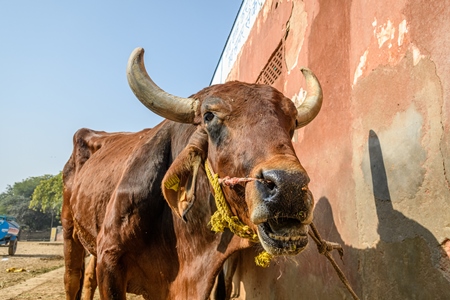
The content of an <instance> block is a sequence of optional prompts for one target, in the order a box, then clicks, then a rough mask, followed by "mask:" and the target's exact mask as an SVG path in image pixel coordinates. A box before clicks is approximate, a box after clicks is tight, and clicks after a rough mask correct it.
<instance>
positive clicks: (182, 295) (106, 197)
mask: <svg viewBox="0 0 450 300" xmlns="http://www.w3.org/2000/svg"><path fill="white" fill-rule="evenodd" d="M194 98H195V99H198V100H199V103H200V105H199V107H198V111H197V113H196V117H195V121H194V124H180V123H176V122H173V121H169V120H165V121H163V122H162V123H161V124H159V125H158V126H157V127H155V128H153V129H145V130H143V131H140V132H137V133H105V132H100V131H93V130H89V129H81V130H79V131H78V132H77V133H76V134H75V136H74V150H73V153H72V156H71V158H70V160H69V161H68V162H67V164H66V166H65V168H64V204H63V212H62V223H63V227H64V230H65V235H64V239H65V257H66V273H65V286H66V297H67V299H76V298H77V297H79V295H80V290H81V285H82V284H81V280H82V265H83V258H84V250H83V249H87V250H88V251H89V252H90V253H91V254H93V255H94V256H95V257H96V260H97V282H98V285H99V290H100V295H101V298H102V299H125V297H126V292H131V293H136V294H141V295H143V296H144V298H146V299H208V298H209V297H210V293H211V290H212V288H213V284H214V282H215V278H216V277H217V275H218V273H219V272H220V270H221V267H222V265H223V263H224V261H225V260H226V258H227V257H229V256H230V255H231V254H232V253H234V252H236V251H237V250H239V249H244V248H248V247H250V246H252V244H251V243H250V242H249V241H247V240H245V239H242V238H239V237H237V236H235V235H233V234H232V233H231V232H230V231H228V230H226V231H225V232H224V233H219V234H215V233H213V232H212V231H211V230H210V227H209V226H208V222H209V221H210V218H211V215H212V214H213V213H214V211H215V210H216V206H215V202H214V198H213V195H212V194H211V189H210V187H209V183H208V181H207V177H206V176H205V172H204V168H203V164H204V163H205V160H206V159H207V160H208V161H209V162H210V165H211V167H212V168H213V170H214V171H215V172H216V173H217V174H218V175H219V177H225V176H236V177H246V176H252V177H256V178H265V179H266V181H264V182H265V183H261V182H259V181H257V182H251V183H248V184H246V185H239V186H234V187H224V188H223V190H224V194H225V197H226V200H227V202H228V205H229V206H230V208H231V210H232V212H233V214H235V215H237V216H238V217H239V218H240V219H241V220H242V221H243V222H244V223H245V224H246V225H248V226H250V227H251V228H253V229H254V230H255V231H257V232H258V233H259V236H260V241H261V245H262V246H263V248H264V249H265V250H266V251H268V252H269V253H271V254H272V255H285V254H297V253H299V252H300V251H301V250H303V248H304V247H305V246H306V243H307V236H306V231H305V228H306V226H307V224H309V222H310V219H311V217H312V208H313V199H312V195H311V194H310V192H309V190H308V189H307V184H308V182H309V178H308V176H307V174H306V172H305V170H304V169H303V167H302V166H301V164H300V162H299V161H298V158H297V157H296V156H295V152H294V149H293V146H292V143H291V138H292V134H293V132H294V130H295V128H296V118H297V110H296V108H295V106H294V105H293V103H292V102H291V101H290V100H289V99H288V98H286V97H284V96H283V95H282V94H281V93H280V92H278V91H277V90H275V89H273V88H272V87H270V86H262V85H253V84H245V83H240V82H229V83H226V84H223V85H217V86H212V87H209V88H206V89H204V90H202V91H200V92H199V93H197V94H196V95H194ZM165 175H166V178H164V176H165ZM163 178H164V180H163ZM173 178H177V179H178V180H179V182H178V187H177V188H174V189H171V188H170V187H171V186H172V185H171V184H172V183H173V181H172V179H173ZM267 182H271V183H270V184H268V183H267ZM162 187H164V195H165V196H166V199H164V197H163V188H162ZM180 191H181V192H180ZM181 217H182V218H181ZM292 245H296V246H295V247H292ZM256 250H257V251H261V247H260V246H259V245H258V246H257V247H256V248H255V254H256ZM218 290H220V289H218ZM215 296H217V297H219V298H221V297H222V298H223V297H224V295H213V297H215Z"/></svg>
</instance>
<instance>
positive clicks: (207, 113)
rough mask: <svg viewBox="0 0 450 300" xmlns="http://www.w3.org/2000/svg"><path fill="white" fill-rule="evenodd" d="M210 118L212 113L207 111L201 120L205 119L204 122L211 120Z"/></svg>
mask: <svg viewBox="0 0 450 300" xmlns="http://www.w3.org/2000/svg"><path fill="white" fill-rule="evenodd" d="M212 119H214V114H213V113H212V112H210V111H207V112H206V113H205V114H204V115H203V120H205V122H211V121H212Z"/></svg>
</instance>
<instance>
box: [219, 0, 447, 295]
mask: <svg viewBox="0 0 450 300" xmlns="http://www.w3.org/2000/svg"><path fill="white" fill-rule="evenodd" d="M449 28H450V1H447V0H440V1H425V0H400V1H392V0H381V1H368V0H354V1H351V0H339V1H338V0H316V1H314V0H305V1H276V0H267V1H266V3H265V5H264V7H263V9H262V10H261V12H260V14H259V16H258V19H257V21H256V22H255V25H254V27H253V29H252V31H251V34H250V36H249V38H248V40H247V42H246V44H245V45H244V47H243V49H242V50H241V52H240V54H239V56H238V60H237V61H236V63H235V65H234V67H233V69H232V71H231V72H230V74H229V76H228V80H242V81H247V82H255V80H256V78H257V77H258V75H259V74H260V72H261V70H262V69H263V68H264V66H265V65H266V63H267V61H268V59H269V58H270V56H271V54H272V53H273V51H274V50H275V49H276V47H277V46H278V44H279V42H280V41H281V40H282V39H283V38H285V53H284V55H285V60H284V61H285V65H284V69H283V73H282V75H281V76H280V77H279V78H278V79H277V81H276V82H275V83H274V86H275V87H276V88H278V89H279V90H280V91H282V92H283V93H284V94H285V95H286V96H288V97H291V98H292V99H293V100H295V99H296V98H298V97H299V96H298V95H300V94H301V91H302V90H301V89H302V87H303V86H304V85H303V84H304V82H303V78H302V75H301V73H300V66H307V67H309V68H310V69H311V70H313V72H314V73H315V74H316V75H317V77H318V78H319V80H320V82H321V84H322V88H323V92H324V104H323V108H322V111H321V112H320V114H319V116H318V117H317V118H316V119H315V120H314V121H313V122H312V123H310V124H309V125H307V126H306V127H305V128H302V129H300V130H298V132H297V136H296V138H295V141H296V142H295V147H296V151H297V154H298V156H299V158H300V160H301V162H302V164H303V165H304V166H305V168H306V170H307V171H308V173H309V175H310V177H311V185H310V188H311V190H312V192H313V193H314V195H315V199H316V209H315V221H314V222H315V223H316V225H317V226H318V227H319V230H320V232H321V233H322V235H323V237H324V238H326V239H328V240H331V241H335V242H339V243H341V244H342V245H343V246H344V250H345V256H344V260H343V263H341V262H339V264H340V266H341V267H342V269H343V270H344V272H345V274H346V275H347V276H348V278H349V280H350V281H351V284H352V286H353V287H354V289H355V291H356V292H357V294H358V295H359V296H360V297H361V298H362V299H450V259H449V254H448V253H447V252H445V247H447V249H448V248H449V247H450V243H449V242H448V238H450V183H449V182H450V31H449ZM446 241H447V244H446ZM335 256H336V258H337V255H335ZM253 257H254V251H253V250H249V251H247V252H243V253H240V254H238V255H237V256H236V259H237V260H238V262H239V264H238V269H237V271H236V273H235V276H234V281H233V284H234V290H233V296H234V297H235V298H239V299H350V298H351V297H350V295H349V294H348V292H347V291H346V289H345V288H344V286H343V285H342V283H341V282H340V281H339V279H338V277H337V275H336V274H335V272H334V270H333V269H332V267H331V265H330V264H329V263H328V262H327V261H326V259H325V257H323V256H320V255H319V254H318V253H317V249H316V248H315V245H314V243H313V242H312V241H311V243H310V246H309V249H307V250H306V251H305V252H303V253H301V254H300V255H298V256H296V257H292V258H279V259H277V260H275V261H274V262H273V263H272V265H271V267H270V268H268V269H262V268H259V267H256V266H255V265H254V263H253ZM337 260H339V259H338V258H337Z"/></svg>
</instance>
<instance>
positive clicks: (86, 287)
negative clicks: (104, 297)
mask: <svg viewBox="0 0 450 300" xmlns="http://www.w3.org/2000/svg"><path fill="white" fill-rule="evenodd" d="M96 268H97V258H96V257H95V256H91V257H90V259H89V264H88V267H87V268H86V271H85V273H84V284H83V300H92V299H94V293H95V290H96V289H97V275H96Z"/></svg>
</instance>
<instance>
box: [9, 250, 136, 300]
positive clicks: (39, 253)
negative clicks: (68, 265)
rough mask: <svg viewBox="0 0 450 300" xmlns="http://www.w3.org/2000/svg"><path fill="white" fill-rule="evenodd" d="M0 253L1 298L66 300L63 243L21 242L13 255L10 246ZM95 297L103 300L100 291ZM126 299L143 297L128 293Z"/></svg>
mask: <svg viewBox="0 0 450 300" xmlns="http://www.w3.org/2000/svg"><path fill="white" fill-rule="evenodd" d="M0 255H2V258H1V260H0V293H1V295H2V297H1V299H2V300H8V299H11V300H19V299H20V300H22V299H27V300H31V299H33V300H34V299H46V300H47V299H48V300H60V299H65V294H64V279H63V276H64V258H63V245H62V243H42V242H19V244H18V246H17V252H16V254H15V255H14V256H8V248H0ZM12 268H14V270H15V271H16V272H11V271H12V270H13V269H12ZM7 270H9V272H8V271H7ZM17 271H20V272H17ZM94 299H96V300H97V299H100V298H99V296H98V292H96V295H95V297H94ZM127 299H132V300H141V299H143V298H142V297H141V296H136V295H132V294H128V295H127Z"/></svg>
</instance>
